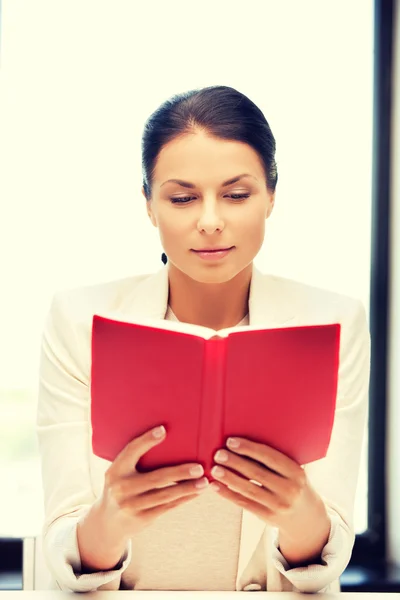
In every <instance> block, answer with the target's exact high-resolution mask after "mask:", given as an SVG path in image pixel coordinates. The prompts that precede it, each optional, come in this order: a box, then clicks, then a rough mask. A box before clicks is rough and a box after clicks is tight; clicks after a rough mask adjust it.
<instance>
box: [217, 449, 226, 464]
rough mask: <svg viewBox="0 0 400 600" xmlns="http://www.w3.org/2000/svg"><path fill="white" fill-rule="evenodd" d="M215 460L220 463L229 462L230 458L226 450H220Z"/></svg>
mask: <svg viewBox="0 0 400 600" xmlns="http://www.w3.org/2000/svg"><path fill="white" fill-rule="evenodd" d="M214 458H215V460H216V461H218V462H227V460H228V458H229V456H228V453H227V452H226V451H225V450H218V452H216V453H215V456H214Z"/></svg>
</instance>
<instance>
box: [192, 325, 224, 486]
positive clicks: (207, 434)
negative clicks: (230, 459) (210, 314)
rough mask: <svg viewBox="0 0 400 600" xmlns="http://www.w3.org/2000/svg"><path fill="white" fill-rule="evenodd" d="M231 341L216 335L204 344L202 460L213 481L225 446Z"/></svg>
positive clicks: (199, 445)
mask: <svg viewBox="0 0 400 600" xmlns="http://www.w3.org/2000/svg"><path fill="white" fill-rule="evenodd" d="M226 344H227V338H221V337H218V336H214V337H213V338H210V339H208V340H206V342H205V344H204V363H203V389H202V397H201V411H200V426H199V437H198V446H197V447H198V458H199V462H201V464H202V465H203V467H204V471H205V474H206V476H208V477H210V478H211V474H210V471H211V468H212V466H213V464H214V454H215V452H216V451H217V450H218V449H219V448H220V447H221V445H222V444H224V441H225V440H224V439H223V435H224V406H225V359H226Z"/></svg>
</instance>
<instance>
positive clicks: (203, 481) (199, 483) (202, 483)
mask: <svg viewBox="0 0 400 600" xmlns="http://www.w3.org/2000/svg"><path fill="white" fill-rule="evenodd" d="M195 487H197V489H199V490H203V489H204V488H206V487H208V479H207V477H202V479H199V481H196V483H195Z"/></svg>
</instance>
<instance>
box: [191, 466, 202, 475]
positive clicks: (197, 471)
mask: <svg viewBox="0 0 400 600" xmlns="http://www.w3.org/2000/svg"><path fill="white" fill-rule="evenodd" d="M189 473H190V474H191V475H193V476H194V477H200V475H203V473H204V469H203V467H202V466H201V465H196V466H194V467H191V468H190V469H189Z"/></svg>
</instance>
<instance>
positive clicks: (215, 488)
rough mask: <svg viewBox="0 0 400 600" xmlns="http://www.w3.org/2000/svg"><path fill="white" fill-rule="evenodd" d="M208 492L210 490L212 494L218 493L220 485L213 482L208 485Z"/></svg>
mask: <svg viewBox="0 0 400 600" xmlns="http://www.w3.org/2000/svg"><path fill="white" fill-rule="evenodd" d="M209 487H210V490H212V491H213V492H219V490H220V487H221V486H220V485H219V484H218V483H216V482H215V481H213V482H212V483H210V486H209Z"/></svg>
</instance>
